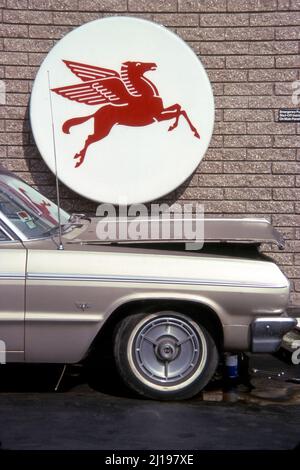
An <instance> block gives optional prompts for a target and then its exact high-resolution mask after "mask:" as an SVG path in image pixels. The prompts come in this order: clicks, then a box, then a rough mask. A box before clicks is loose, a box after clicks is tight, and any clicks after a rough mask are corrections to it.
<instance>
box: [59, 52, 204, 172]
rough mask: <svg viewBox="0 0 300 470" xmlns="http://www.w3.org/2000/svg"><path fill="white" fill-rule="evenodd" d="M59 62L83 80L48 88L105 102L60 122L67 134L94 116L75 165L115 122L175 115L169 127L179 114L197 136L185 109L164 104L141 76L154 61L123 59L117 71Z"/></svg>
mask: <svg viewBox="0 0 300 470" xmlns="http://www.w3.org/2000/svg"><path fill="white" fill-rule="evenodd" d="M63 62H64V63H65V64H66V65H67V67H68V68H69V69H70V70H71V71H72V72H73V73H74V74H75V75H76V76H77V77H79V78H80V79H81V80H82V82H83V83H78V84H76V85H70V86H64V87H59V88H53V89H52V91H54V92H55V93H58V94H59V95H61V96H63V97H64V98H68V99H69V100H74V101H77V102H78V103H84V104H89V105H93V106H94V105H97V104H101V105H103V104H105V106H101V108H100V109H98V110H97V111H96V112H95V113H94V114H90V115H88V116H83V117H76V118H73V119H68V120H67V121H66V122H65V123H64V124H63V126H62V130H63V132H64V133H65V134H69V132H70V129H71V127H73V126H76V125H78V124H81V123H83V122H85V121H87V120H88V119H91V118H94V133H93V134H91V135H89V136H88V138H87V139H86V141H85V144H84V147H83V149H82V150H80V152H79V153H76V155H75V156H74V159H77V162H76V165H75V168H78V167H79V166H80V165H81V164H82V163H83V161H84V157H85V154H86V151H87V149H88V147H89V145H91V144H92V143H94V142H97V141H98V140H101V139H104V137H106V136H107V135H108V134H109V133H110V131H111V129H112V127H113V126H114V125H115V124H118V125H123V126H147V125H149V124H152V123H153V122H156V121H168V120H170V119H175V121H174V123H173V124H172V125H171V126H170V127H169V129H168V130H169V131H172V130H173V129H175V128H176V127H177V126H178V121H179V118H180V116H183V117H184V118H185V120H186V121H187V123H188V125H189V127H190V129H191V131H192V132H193V134H194V136H195V137H197V138H200V136H199V134H198V132H197V129H196V128H195V127H194V126H193V124H192V123H191V121H190V119H189V117H188V115H187V113H186V111H184V110H183V109H182V108H181V106H180V105H179V104H177V103H176V104H173V105H172V106H169V107H167V108H165V107H164V105H163V101H162V98H161V97H160V96H159V93H158V90H157V88H156V86H155V85H154V84H153V83H152V82H151V81H150V80H149V79H148V78H146V77H145V75H144V74H145V73H146V72H149V71H153V70H156V64H154V63H146V62H129V61H128V62H124V63H123V64H122V67H121V72H120V74H119V73H118V72H116V71H115V70H110V69H104V68H102V67H95V66H92V65H86V64H81V63H79V62H70V61H68V60H64V61H63Z"/></svg>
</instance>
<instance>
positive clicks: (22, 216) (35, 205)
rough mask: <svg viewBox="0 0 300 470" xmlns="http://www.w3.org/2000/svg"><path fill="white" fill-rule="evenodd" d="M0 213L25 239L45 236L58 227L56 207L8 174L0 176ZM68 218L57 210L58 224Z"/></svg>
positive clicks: (63, 222) (66, 214)
mask: <svg viewBox="0 0 300 470" xmlns="http://www.w3.org/2000/svg"><path fill="white" fill-rule="evenodd" d="M0 212H2V214H4V215H5V216H6V217H7V218H8V219H9V220H10V222H11V223H12V224H13V225H14V226H15V227H16V228H17V229H19V230H20V231H21V232H22V234H23V235H24V236H25V237H26V238H40V237H43V236H47V235H49V234H51V233H52V232H54V233H55V229H56V228H58V226H59V224H58V214H57V205H56V204H54V203H53V202H52V201H50V200H49V199H47V198H46V197H44V196H43V195H42V194H40V193H39V192H38V191H36V190H35V189H33V188H32V187H31V186H29V185H28V184H26V183H25V182H24V181H22V180H20V179H18V178H16V177H14V176H13V175H9V174H0ZM69 218H70V215H69V214H68V213H67V212H65V211H64V210H62V209H61V211H60V219H61V224H65V223H66V222H67V221H68V220H69Z"/></svg>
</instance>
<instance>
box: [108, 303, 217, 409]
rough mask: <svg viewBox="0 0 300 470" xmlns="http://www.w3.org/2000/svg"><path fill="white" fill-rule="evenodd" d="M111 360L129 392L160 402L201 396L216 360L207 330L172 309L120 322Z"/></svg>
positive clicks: (212, 342) (215, 348)
mask: <svg viewBox="0 0 300 470" xmlns="http://www.w3.org/2000/svg"><path fill="white" fill-rule="evenodd" d="M165 330H166V333H164V334H161V333H162V332H163V331H165ZM145 332H146V333H145ZM147 334H148V335H149V337H147ZM159 335H160V336H159ZM180 337H181V341H179V339H178V338H180ZM148 343H149V344H148ZM114 357H115V361H116V366H117V369H118V371H119V374H120V376H121V377H122V379H123V381H124V382H125V384H126V385H127V386H128V387H129V388H131V389H132V390H133V391H135V392H136V393H138V394H139V395H141V396H143V397H147V398H152V399H158V400H182V399H187V398H191V397H193V396H194V395H196V394H197V393H199V392H200V391H201V390H202V389H203V388H204V387H205V385H207V383H208V382H209V381H210V379H211V378H212V376H213V374H214V373H215V370H216V368H217V365H218V359H219V356H218V350H217V347H216V344H215V341H214V339H213V338H212V336H211V335H210V333H209V332H208V331H207V330H206V328H205V327H204V326H202V325H200V324H198V323H196V322H195V321H194V320H193V319H192V318H190V317H188V316H187V315H183V314H181V313H178V312H175V311H162V312H157V313H140V314H136V315H132V316H129V317H126V318H124V319H123V320H122V321H121V322H120V323H119V324H118V325H117V327H116V331H115V336H114ZM151 374H152V375H151Z"/></svg>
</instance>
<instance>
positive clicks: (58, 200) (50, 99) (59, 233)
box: [47, 70, 64, 250]
mask: <svg viewBox="0 0 300 470" xmlns="http://www.w3.org/2000/svg"><path fill="white" fill-rule="evenodd" d="M47 73H48V89H49V101H50V112H51V123H52V141H53V153H54V164H55V183H56V200H57V219H58V237H59V246H58V249H59V250H63V249H64V245H63V242H62V234H61V218H60V194H59V183H58V176H57V158H56V141H55V129H54V120H53V106H52V96H51V87H50V72H49V70H47Z"/></svg>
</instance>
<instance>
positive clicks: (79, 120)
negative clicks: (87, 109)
mask: <svg viewBox="0 0 300 470" xmlns="http://www.w3.org/2000/svg"><path fill="white" fill-rule="evenodd" d="M92 117H94V115H93V114H90V115H89V116H83V117H77V118H73V119H68V120H67V121H66V122H64V123H63V126H62V130H63V132H64V133H65V134H69V133H70V129H71V127H73V126H77V125H78V124H82V123H83V122H85V121H88V120H89V119H91V118H92Z"/></svg>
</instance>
